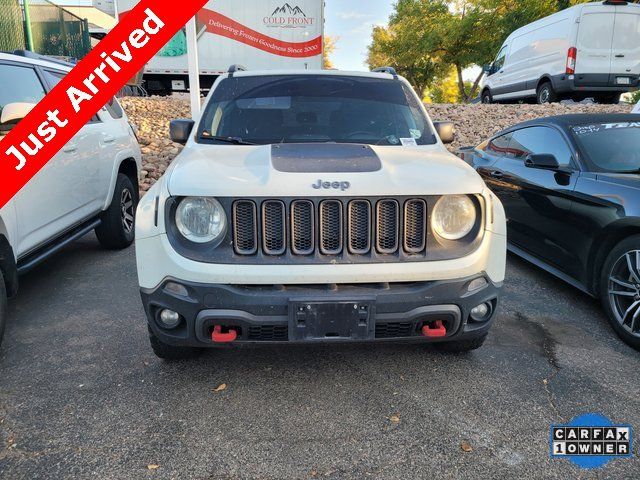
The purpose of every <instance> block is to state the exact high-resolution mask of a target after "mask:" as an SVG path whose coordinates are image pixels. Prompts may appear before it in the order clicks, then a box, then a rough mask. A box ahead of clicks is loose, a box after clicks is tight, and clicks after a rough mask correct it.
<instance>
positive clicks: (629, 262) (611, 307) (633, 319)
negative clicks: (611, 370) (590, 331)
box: [600, 235, 640, 350]
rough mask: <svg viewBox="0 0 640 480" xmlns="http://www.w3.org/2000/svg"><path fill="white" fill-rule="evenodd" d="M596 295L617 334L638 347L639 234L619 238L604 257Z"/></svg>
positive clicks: (639, 340) (639, 293)
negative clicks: (598, 290) (598, 296)
mask: <svg viewBox="0 0 640 480" xmlns="http://www.w3.org/2000/svg"><path fill="white" fill-rule="evenodd" d="M600 297H601V300H602V304H603V306H604V309H605V311H606V312H607V317H608V318H609V322H610V323H611V326H612V327H613V329H614V330H615V331H616V333H617V334H618V336H620V338H621V339H622V340H623V341H624V342H626V343H627V344H629V345H630V346H632V347H633V348H635V349H636V350H640V235H634V236H631V237H629V238H627V239H625V240H623V241H622V242H620V243H619V244H618V245H616V247H615V248H614V249H613V250H612V251H611V253H610V254H609V256H608V257H607V260H606V261H605V262H604V268H603V269H602V277H601V279H600Z"/></svg>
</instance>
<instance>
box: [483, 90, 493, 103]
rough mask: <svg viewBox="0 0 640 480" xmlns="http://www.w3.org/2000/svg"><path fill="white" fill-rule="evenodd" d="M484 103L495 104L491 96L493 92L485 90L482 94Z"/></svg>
mask: <svg viewBox="0 0 640 480" xmlns="http://www.w3.org/2000/svg"><path fill="white" fill-rule="evenodd" d="M482 103H484V104H485V105H489V104H490V103H493V97H492V96H491V92H490V91H489V90H485V91H484V92H482Z"/></svg>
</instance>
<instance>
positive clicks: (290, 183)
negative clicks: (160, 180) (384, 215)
mask: <svg viewBox="0 0 640 480" xmlns="http://www.w3.org/2000/svg"><path fill="white" fill-rule="evenodd" d="M325 145H331V144H308V145H298V146H297V147H296V148H297V149H298V151H300V152H301V155H300V158H301V161H302V160H303V159H304V158H305V156H306V155H305V153H308V154H309V155H311V156H313V155H315V154H318V153H322V149H323V148H324V147H325ZM282 147H284V145H283V146H282ZM350 147H351V148H353V146H350ZM277 148H278V147H275V149H274V147H272V146H271V145H264V146H262V145H261V146H246V145H238V146H236V145H202V144H194V143H190V144H189V146H188V147H187V148H185V149H184V150H183V152H182V153H181V154H180V156H179V157H178V158H177V159H176V161H175V162H174V163H173V164H172V166H171V169H170V170H169V171H168V172H167V177H168V178H167V179H166V181H167V187H168V190H169V193H170V194H171V195H172V196H216V197H270V198H274V197H276V198H277V197H314V196H332V197H353V196H405V195H416V196H417V195H445V194H480V193H482V192H483V190H484V182H483V181H482V179H481V178H480V176H479V175H478V174H477V173H476V172H475V171H474V170H473V168H471V167H470V166H469V165H467V164H466V163H464V162H463V161H462V160H460V159H459V158H457V157H456V156H455V155H452V154H451V153H449V152H447V151H446V150H445V149H444V148H443V147H442V146H441V145H439V144H438V145H433V146H421V147H391V146H372V147H370V148H369V147H365V146H360V147H359V148H362V149H369V152H370V154H369V156H370V157H372V158H374V159H375V163H376V164H377V167H376V168H374V169H370V168H369V169H365V171H357V170H358V168H357V166H356V167H355V168H346V169H344V170H348V171H343V169H341V168H337V169H335V170H334V171H325V172H317V170H318V169H317V164H316V168H313V169H309V170H308V171H295V172H292V171H283V170H287V169H282V168H277V166H276V165H275V162H274V158H273V154H272V152H273V151H276V152H277V151H278V150H277ZM333 148H334V149H335V148H336V145H335V144H333ZM305 149H307V150H305ZM376 157H377V158H376ZM307 160H309V159H308V158H307ZM368 160H371V158H369V159H368ZM287 162H289V164H290V165H294V164H295V158H293V159H292V158H291V157H289V158H288V159H287ZM319 162H321V161H319ZM344 162H345V163H346V164H353V163H354V162H351V161H350V160H349V159H346V160H344ZM332 164H333V165H336V163H335V162H333V163H332ZM307 165H309V163H308V162H307ZM351 166H352V167H353V165H351ZM292 170H296V168H295V167H294V168H292ZM302 170H304V169H302ZM327 170H331V168H327ZM314 172H315V173H314ZM319 180H321V181H322V182H329V183H330V184H333V183H334V182H338V183H339V184H340V185H341V188H337V189H335V188H333V187H331V188H329V189H315V188H313V185H317V184H318V181H319ZM345 185H348V186H349V188H346V189H345V188H344V186H345Z"/></svg>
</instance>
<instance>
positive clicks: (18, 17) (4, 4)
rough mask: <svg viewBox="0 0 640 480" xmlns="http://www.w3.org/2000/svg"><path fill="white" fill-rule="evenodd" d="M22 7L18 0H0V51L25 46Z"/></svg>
mask: <svg viewBox="0 0 640 480" xmlns="http://www.w3.org/2000/svg"><path fill="white" fill-rule="evenodd" d="M25 45H26V43H25V36H24V22H23V19H22V7H21V6H20V3H19V2H18V0H0V51H7V52H11V51H13V50H20V49H24V48H25Z"/></svg>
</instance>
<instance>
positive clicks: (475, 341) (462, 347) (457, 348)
mask: <svg viewBox="0 0 640 480" xmlns="http://www.w3.org/2000/svg"><path fill="white" fill-rule="evenodd" d="M486 340H487V334H485V335H482V336H481V337H476V338H472V339H471V340H458V341H456V342H443V343H434V344H433V345H431V347H432V348H433V349H434V350H436V351H438V352H442V353H467V352H472V351H474V350H477V349H479V348H480V347H482V346H483V345H484V342H485V341H486Z"/></svg>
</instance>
